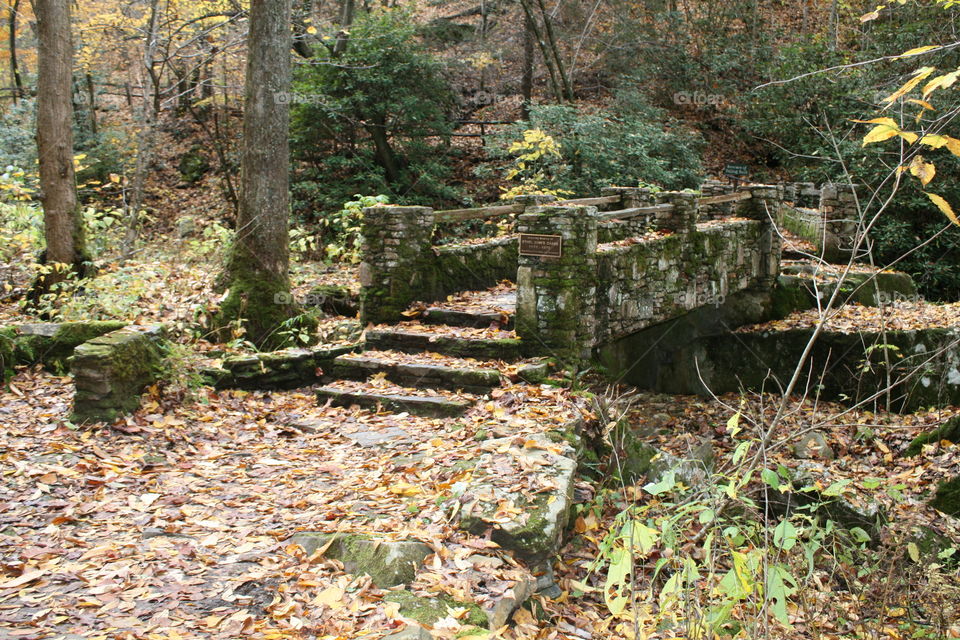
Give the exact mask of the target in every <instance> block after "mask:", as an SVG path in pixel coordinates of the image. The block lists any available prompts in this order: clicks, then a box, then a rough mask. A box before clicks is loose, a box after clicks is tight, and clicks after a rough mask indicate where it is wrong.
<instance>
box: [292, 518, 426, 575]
mask: <svg viewBox="0 0 960 640" xmlns="http://www.w3.org/2000/svg"><path fill="white" fill-rule="evenodd" d="M290 541H291V542H293V543H294V544H298V545H300V546H301V547H302V548H303V550H304V551H305V552H306V554H307V555H308V556H310V555H313V554H314V553H316V552H317V551H318V550H323V555H324V556H325V557H327V558H331V559H333V560H339V561H340V562H342V563H343V568H344V569H345V570H346V571H347V573H352V574H355V575H359V574H364V573H365V574H367V575H369V576H370V578H371V579H372V580H373V583H374V584H375V585H377V586H378V587H380V588H381V589H388V588H390V587H395V586H397V585H399V584H405V583H408V582H410V581H412V580H413V579H414V578H415V577H416V575H417V569H418V568H419V567H420V566H421V565H422V564H423V561H424V559H425V558H426V557H427V556H428V555H430V554H431V553H433V550H432V549H430V547H428V546H427V545H425V544H423V543H422V542H418V541H416V540H384V539H383V538H376V537H373V536H363V535H358V534H336V533H311V532H302V533H297V534H295V535H294V536H293V537H292V538H290Z"/></svg>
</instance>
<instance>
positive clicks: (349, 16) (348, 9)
mask: <svg viewBox="0 0 960 640" xmlns="http://www.w3.org/2000/svg"><path fill="white" fill-rule="evenodd" d="M353 6H354V0H343V5H342V6H341V8H340V31H338V32H337V42H336V44H334V45H333V55H334V57H336V56H339V55H341V54H342V53H343V52H344V51H346V50H347V44H348V43H349V41H350V25H352V24H353Z"/></svg>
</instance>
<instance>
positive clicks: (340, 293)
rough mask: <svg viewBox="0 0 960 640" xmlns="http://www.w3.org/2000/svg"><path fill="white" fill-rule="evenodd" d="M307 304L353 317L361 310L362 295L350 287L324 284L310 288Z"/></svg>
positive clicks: (332, 312)
mask: <svg viewBox="0 0 960 640" xmlns="http://www.w3.org/2000/svg"><path fill="white" fill-rule="evenodd" d="M306 304H308V305H310V306H316V307H319V308H320V309H321V310H323V311H325V312H326V313H330V314H333V315H337V316H349V317H353V316H355V315H357V313H358V312H359V311H360V295H359V294H357V293H354V292H353V291H351V290H350V287H346V286H343V285H336V284H324V285H319V286H316V287H314V288H313V289H311V290H310V293H309V294H307V301H306Z"/></svg>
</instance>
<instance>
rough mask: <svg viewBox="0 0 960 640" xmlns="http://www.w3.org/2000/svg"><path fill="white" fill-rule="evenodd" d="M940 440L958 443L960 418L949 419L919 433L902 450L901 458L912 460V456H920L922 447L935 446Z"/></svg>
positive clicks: (959, 438) (959, 441)
mask: <svg viewBox="0 0 960 640" xmlns="http://www.w3.org/2000/svg"><path fill="white" fill-rule="evenodd" d="M941 440H949V441H950V442H954V443H960V417H953V418H950V419H949V420H947V421H946V422H944V423H943V424H942V425H940V426H939V427H937V428H936V429H933V430H931V431H927V432H925V433H921V434H920V435H919V436H917V437H916V438H914V439H913V440H912V441H911V442H910V444H909V445H908V446H907V448H906V449H905V450H904V452H903V456H904V457H905V458H912V457H913V456H917V455H920V452H921V451H923V446H924V445H926V444H936V443H938V442H940V441H941Z"/></svg>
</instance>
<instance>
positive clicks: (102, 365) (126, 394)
mask: <svg viewBox="0 0 960 640" xmlns="http://www.w3.org/2000/svg"><path fill="white" fill-rule="evenodd" d="M163 336H164V331H163V327H162V326H160V325H154V326H151V327H136V326H131V327H126V328H123V329H119V330H117V331H113V332H111V333H107V334H105V335H102V336H100V337H98V338H94V339H93V340H89V341H87V342H84V343H83V344H81V345H80V346H78V347H77V348H76V349H75V350H74V354H73V356H72V357H71V358H70V359H69V362H70V369H71V372H72V373H73V378H74V383H75V384H76V394H75V396H74V400H73V414H72V416H71V419H72V420H73V421H74V422H77V423H84V422H112V421H114V420H116V419H117V418H118V417H120V416H121V415H123V414H125V413H130V412H132V411H134V410H136V409H137V408H138V407H139V406H140V394H141V393H142V392H143V390H144V389H145V388H146V387H147V386H148V385H150V384H152V383H153V382H154V381H156V380H157V379H158V378H159V377H160V373H161V365H162V362H163V358H164V349H163Z"/></svg>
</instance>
